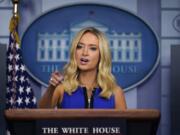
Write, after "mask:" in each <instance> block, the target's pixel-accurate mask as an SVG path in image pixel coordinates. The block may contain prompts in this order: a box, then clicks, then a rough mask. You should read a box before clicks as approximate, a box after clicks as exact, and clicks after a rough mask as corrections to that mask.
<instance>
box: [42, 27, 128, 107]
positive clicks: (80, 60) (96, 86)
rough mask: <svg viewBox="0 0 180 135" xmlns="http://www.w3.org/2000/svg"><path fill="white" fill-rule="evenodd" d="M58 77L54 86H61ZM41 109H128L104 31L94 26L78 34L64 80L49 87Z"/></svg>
mask: <svg viewBox="0 0 180 135" xmlns="http://www.w3.org/2000/svg"><path fill="white" fill-rule="evenodd" d="M57 76H58V75H54V77H53V79H51V80H50V82H51V84H53V85H56V84H57V82H58V79H59V78H58V77H57ZM53 80H54V81H53ZM59 80H60V79H59ZM39 107H53V108H54V107H59V108H116V109H121V110H124V109H126V102H125V98H124V94H123V90H122V89H121V88H120V87H119V86H118V85H117V84H116V82H115V79H114V76H113V75H112V73H111V57H110V49H109V46H108V41H107V39H106V38H105V36H104V34H103V33H102V32H100V31H99V30H97V29H95V28H92V27H88V28H84V29H82V30H81V31H80V32H78V34H77V35H76V37H75V38H74V40H73V41H72V47H71V50H70V62H69V63H68V64H67V65H66V67H65V70H64V80H63V81H62V83H60V84H59V85H58V86H57V87H56V88H55V90H54V88H53V86H52V85H51V86H50V87H49V89H48V90H47V92H46V93H45V95H44V96H43V98H42V99H41V100H40V103H39Z"/></svg>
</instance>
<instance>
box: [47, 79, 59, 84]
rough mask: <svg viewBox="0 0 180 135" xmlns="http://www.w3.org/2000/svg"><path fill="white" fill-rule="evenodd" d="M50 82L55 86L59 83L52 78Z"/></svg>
mask: <svg viewBox="0 0 180 135" xmlns="http://www.w3.org/2000/svg"><path fill="white" fill-rule="evenodd" d="M49 84H51V85H53V86H57V85H58V84H59V82H58V80H56V79H54V78H51V79H50V81H49Z"/></svg>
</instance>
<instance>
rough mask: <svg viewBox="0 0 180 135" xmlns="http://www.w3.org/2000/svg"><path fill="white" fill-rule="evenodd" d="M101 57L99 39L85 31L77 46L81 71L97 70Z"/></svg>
mask: <svg viewBox="0 0 180 135" xmlns="http://www.w3.org/2000/svg"><path fill="white" fill-rule="evenodd" d="M99 57H100V51H99V40H98V38H97V37H96V36H95V35H94V34H92V33H90V32H87V33H85V34H84V35H83V36H82V37H81V39H80V41H79V43H78V45H77V48H76V52H75V58H76V61H77V65H78V68H79V69H80V71H92V70H97V68H98V62H99Z"/></svg>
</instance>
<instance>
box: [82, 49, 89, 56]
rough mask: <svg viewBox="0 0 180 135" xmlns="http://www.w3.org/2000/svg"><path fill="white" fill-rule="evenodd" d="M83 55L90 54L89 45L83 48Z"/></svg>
mask: <svg viewBox="0 0 180 135" xmlns="http://www.w3.org/2000/svg"><path fill="white" fill-rule="evenodd" d="M83 55H88V47H85V48H84V49H83Z"/></svg>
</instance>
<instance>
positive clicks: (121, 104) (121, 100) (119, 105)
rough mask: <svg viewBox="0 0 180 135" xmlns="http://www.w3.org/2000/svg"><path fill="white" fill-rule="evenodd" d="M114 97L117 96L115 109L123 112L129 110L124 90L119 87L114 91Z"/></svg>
mask: <svg viewBox="0 0 180 135" xmlns="http://www.w3.org/2000/svg"><path fill="white" fill-rule="evenodd" d="M114 95H115V109H121V110H125V109H127V105H126V99H125V96H124V92H123V90H122V88H120V87H119V86H117V88H116V89H115V91H114Z"/></svg>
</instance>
